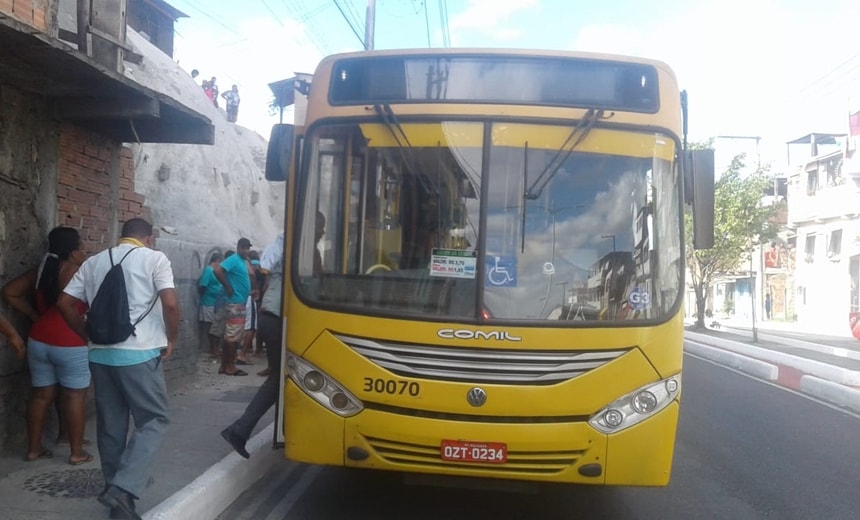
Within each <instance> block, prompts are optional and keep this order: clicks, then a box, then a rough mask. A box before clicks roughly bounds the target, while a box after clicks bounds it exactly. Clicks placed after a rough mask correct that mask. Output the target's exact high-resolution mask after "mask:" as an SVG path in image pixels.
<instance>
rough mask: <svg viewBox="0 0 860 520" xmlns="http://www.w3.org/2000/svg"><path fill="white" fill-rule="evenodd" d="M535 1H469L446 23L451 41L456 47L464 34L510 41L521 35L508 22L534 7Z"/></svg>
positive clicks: (519, 31)
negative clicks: (464, 7)
mask: <svg viewBox="0 0 860 520" xmlns="http://www.w3.org/2000/svg"><path fill="white" fill-rule="evenodd" d="M536 4H537V0H470V2H469V5H468V7H466V9H465V10H463V11H461V12H460V13H458V14H457V15H456V16H454V17H453V18H452V19H451V20H450V22H448V28H449V29H450V32H451V41H452V42H453V43H452V44H453V45H455V46H456V45H457V43H456V42H457V41H459V39H460V37H461V35H463V34H464V33H466V32H469V33H472V34H470V37H471V38H474V33H475V32H478V33H483V34H484V35H486V36H488V37H492V38H493V39H494V40H502V41H505V40H511V39H513V38H514V37H516V36H519V35H520V34H522V30H520V29H515V28H512V27H509V20H510V19H512V18H513V16H514V15H515V14H516V13H518V12H521V11H523V10H525V9H528V8H531V7H534V6H535V5H536Z"/></svg>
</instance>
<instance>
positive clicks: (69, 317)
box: [57, 218, 179, 519]
mask: <svg viewBox="0 0 860 520" xmlns="http://www.w3.org/2000/svg"><path fill="white" fill-rule="evenodd" d="M152 244H153V236H152V224H150V223H149V222H147V221H146V220H143V219H140V218H133V219H130V220H129V221H128V222H126V223H125V224H124V225H123V227H122V238H121V239H120V241H119V244H118V245H117V246H116V247H113V248H109V249H107V250H105V251H102V252H101V253H99V254H97V255H95V256H92V257H90V258H89V259H87V261H86V262H84V263H83V265H81V267H80V269H79V270H78V272H77V273H76V274H75V276H74V278H72V281H70V282H69V284H68V285H66V287H65V289H64V290H63V294H62V295H60V298H59V299H58V301H57V306H58V307H59V308H60V312H62V314H63V318H65V320H66V321H67V322H68V323H69V325H70V326H71V327H72V329H74V331H75V332H77V333H78V335H79V336H81V337H82V338H84V339H86V340H87V341H88V345H89V360H90V372H91V373H92V379H93V383H94V386H95V397H96V419H97V439H98V449H99V457H100V459H101V465H102V475H103V476H104V480H105V489H104V491H103V492H102V493H101V494H100V495H99V497H98V500H99V502H101V503H102V504H104V505H106V506H108V507H110V508H111V518H131V519H139V518H140V516H139V515H138V514H137V513H136V512H135V504H134V501H135V500H136V499H137V498H138V497H139V496H140V494H141V493H142V492H143V490H144V489H145V488H146V486H147V483H148V482H149V480H150V475H149V472H150V468H151V466H152V462H153V460H154V459H155V453H156V451H157V450H158V448H159V446H160V445H161V442H162V440H163V439H164V435H165V433H166V431H167V424H168V422H169V420H168V417H167V388H166V385H165V382H164V371H163V367H162V361H163V360H165V359H167V358H168V357H170V355H171V353H172V352H173V348H174V345H175V342H176V337H177V333H178V330H179V303H178V301H177V298H176V291H175V289H174V282H173V270H172V268H171V266H170V260H168V259H167V257H166V256H165V255H164V253H162V252H160V251H155V250H153V249H151V247H152ZM79 301H80V302H84V303H87V304H88V305H89V307H90V310H89V311H88V314H87V317H86V318H83V317H82V316H81V315H80V314H79V313H78V312H77V311H76V309H75V304H76V303H77V302H79ZM159 301H160V305H158V302H159ZM130 418H133V419H134V431H133V432H132V434H131V437H129V436H128V428H129V419H130Z"/></svg>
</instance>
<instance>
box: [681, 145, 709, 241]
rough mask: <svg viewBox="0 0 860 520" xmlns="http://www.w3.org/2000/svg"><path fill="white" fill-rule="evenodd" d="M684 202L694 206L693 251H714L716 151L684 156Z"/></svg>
mask: <svg viewBox="0 0 860 520" xmlns="http://www.w3.org/2000/svg"><path fill="white" fill-rule="evenodd" d="M684 200H685V201H686V202H687V203H688V204H692V206H693V248H694V249H710V248H712V247H714V151H713V150H687V151H685V152H684Z"/></svg>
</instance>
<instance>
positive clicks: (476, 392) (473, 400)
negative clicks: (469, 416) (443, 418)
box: [466, 386, 487, 406]
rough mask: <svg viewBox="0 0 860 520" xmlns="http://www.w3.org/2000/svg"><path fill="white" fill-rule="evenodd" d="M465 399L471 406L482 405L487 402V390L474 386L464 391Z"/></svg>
mask: <svg viewBox="0 0 860 520" xmlns="http://www.w3.org/2000/svg"><path fill="white" fill-rule="evenodd" d="M466 400H467V401H469V404H470V405H472V406H483V405H484V403H486V402H487V392H485V391H484V389H483V388H478V387H477V386H476V387H474V388H472V389H471V390H469V391H468V392H467V393H466Z"/></svg>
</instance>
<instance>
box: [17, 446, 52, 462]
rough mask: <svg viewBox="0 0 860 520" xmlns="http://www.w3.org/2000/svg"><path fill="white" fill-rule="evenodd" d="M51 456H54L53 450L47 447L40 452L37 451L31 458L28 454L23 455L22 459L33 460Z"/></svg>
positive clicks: (50, 457)
mask: <svg viewBox="0 0 860 520" xmlns="http://www.w3.org/2000/svg"><path fill="white" fill-rule="evenodd" d="M53 458H54V452H53V451H51V450H48V449H45V450H42V452H41V453H39V454H38V455H36V456H35V457H33V458H30V457H29V456H27V455H24V460H26V461H27V462H33V461H34V460H39V459H53Z"/></svg>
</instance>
